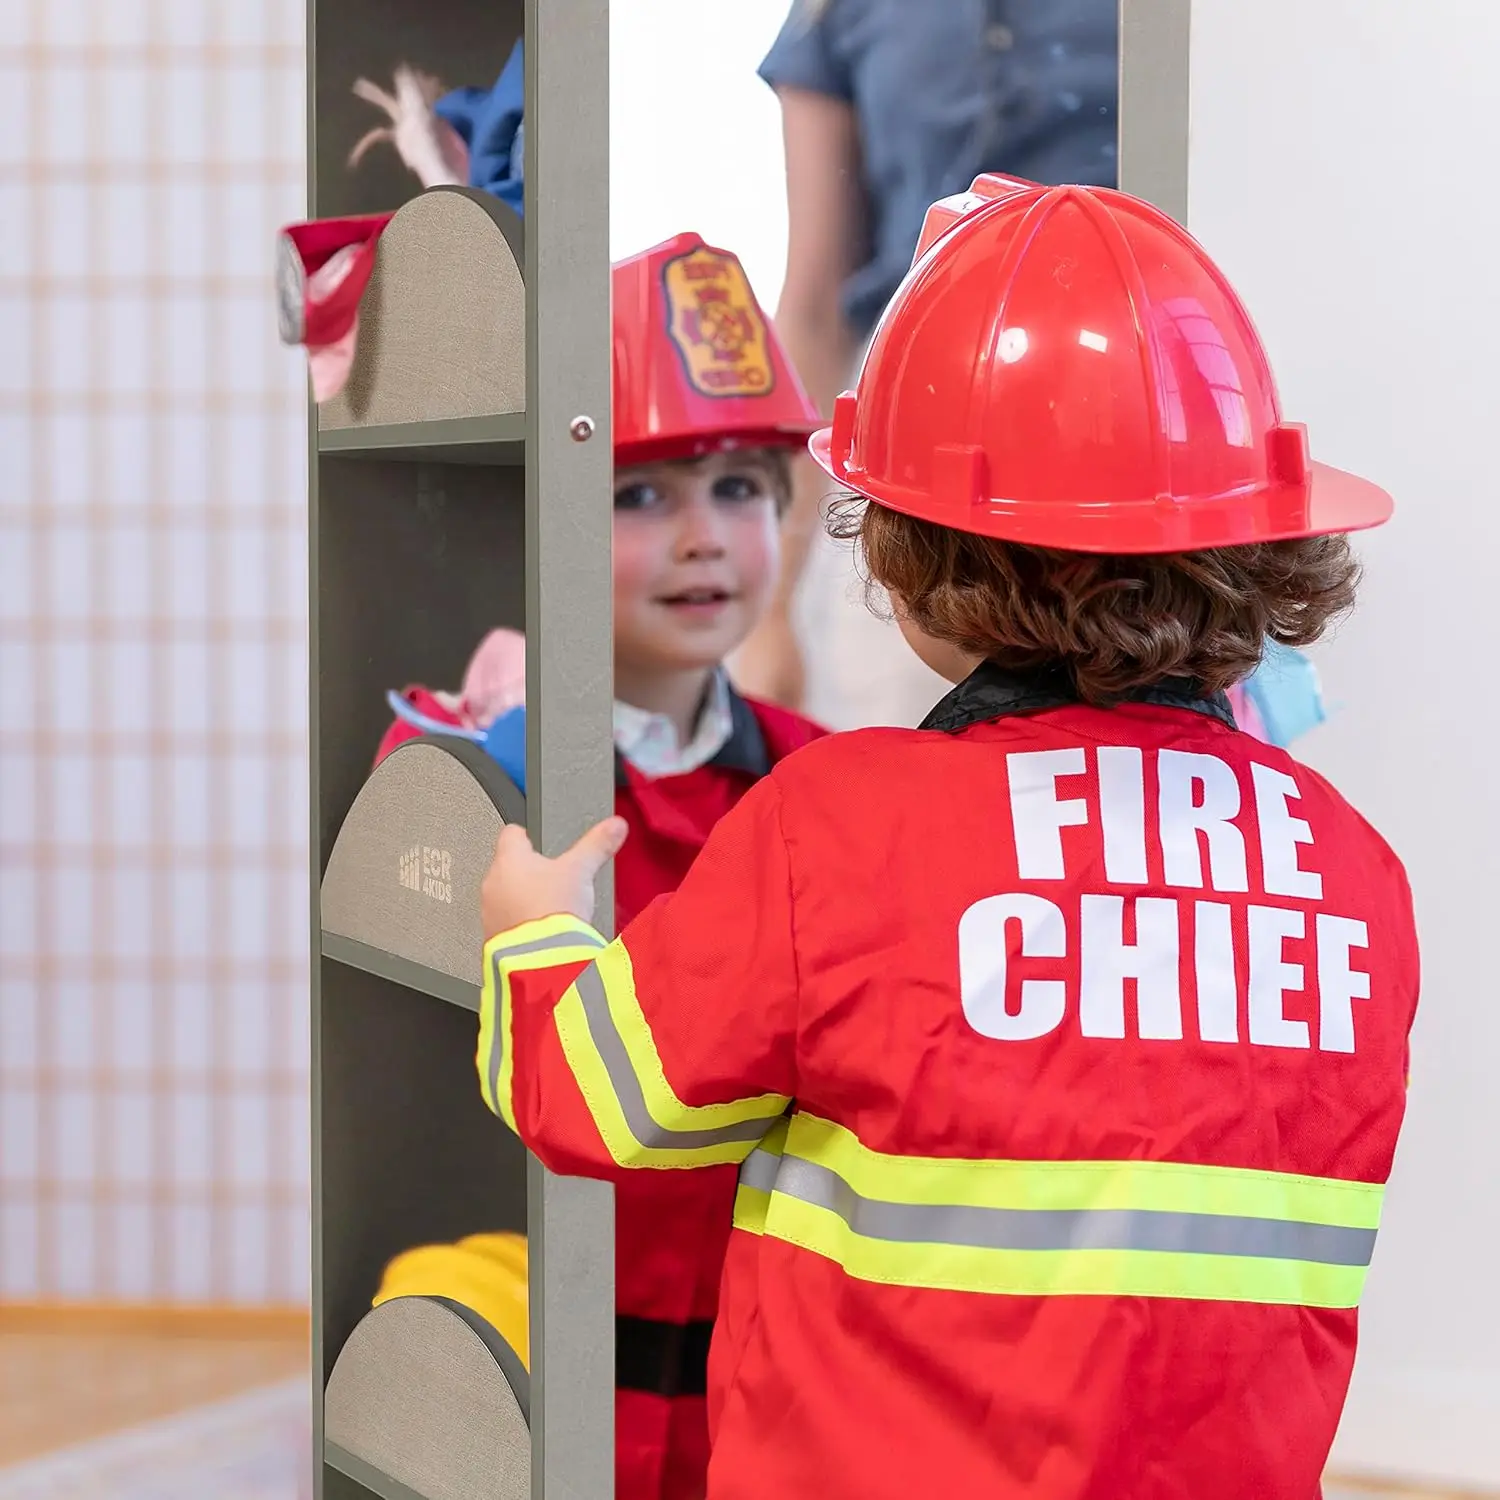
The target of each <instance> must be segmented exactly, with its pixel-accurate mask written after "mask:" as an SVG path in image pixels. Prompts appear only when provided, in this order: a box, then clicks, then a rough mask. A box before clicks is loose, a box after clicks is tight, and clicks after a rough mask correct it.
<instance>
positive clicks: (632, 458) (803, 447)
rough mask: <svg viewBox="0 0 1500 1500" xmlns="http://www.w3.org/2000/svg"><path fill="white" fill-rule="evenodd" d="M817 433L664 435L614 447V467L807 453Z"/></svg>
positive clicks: (755, 430)
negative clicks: (766, 451) (769, 452)
mask: <svg viewBox="0 0 1500 1500" xmlns="http://www.w3.org/2000/svg"><path fill="white" fill-rule="evenodd" d="M816 430H817V428H816V426H815V424H813V423H811V422H808V423H804V424H798V425H796V426H786V427H744V428H731V429H727V430H725V431H721V432H682V433H665V434H663V435H661V436H659V437H645V438H637V439H634V440H631V441H626V442H617V443H616V444H615V467H616V468H620V469H630V468H636V467H638V466H639V465H641V464H659V463H673V462H676V461H678V460H681V459H694V458H703V457H705V456H706V455H707V454H710V453H743V452H746V451H750V450H754V449H759V448H781V449H786V450H787V451H788V452H793V453H804V452H806V451H807V443H808V439H809V438H810V437H811V436H812V434H813V433H814V432H815V431H816Z"/></svg>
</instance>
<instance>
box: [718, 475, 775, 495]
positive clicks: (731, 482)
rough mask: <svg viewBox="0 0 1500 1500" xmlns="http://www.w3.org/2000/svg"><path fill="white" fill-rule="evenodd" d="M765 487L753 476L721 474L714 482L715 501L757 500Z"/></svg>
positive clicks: (763, 492)
mask: <svg viewBox="0 0 1500 1500" xmlns="http://www.w3.org/2000/svg"><path fill="white" fill-rule="evenodd" d="M765 492H766V487H765V485H764V484H763V483H762V482H761V480H760V479H759V478H758V477H757V476H756V475H754V474H721V475H720V476H719V477H718V478H717V479H716V480H714V499H715V500H758V499H760V497H761V496H762V495H764V494H765Z"/></svg>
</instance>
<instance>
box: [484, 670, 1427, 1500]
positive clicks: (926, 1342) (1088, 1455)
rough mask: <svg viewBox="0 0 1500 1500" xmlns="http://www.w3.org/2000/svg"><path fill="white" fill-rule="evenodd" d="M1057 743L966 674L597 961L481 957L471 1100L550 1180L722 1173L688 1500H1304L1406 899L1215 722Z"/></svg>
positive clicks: (1168, 703)
mask: <svg viewBox="0 0 1500 1500" xmlns="http://www.w3.org/2000/svg"><path fill="white" fill-rule="evenodd" d="M1072 697H1073V695H1072V694H1071V692H1070V690H1069V688H1068V685H1067V684H1066V682H1064V681H1062V680H1060V679H1058V678H1056V677H1053V676H1050V675H1049V674H1046V673H1041V674H1036V675H1033V676H1030V677H1020V676H1015V675H1013V674H1007V673H1005V672H1002V671H1001V670H1000V669H998V668H996V667H993V666H985V667H982V668H981V669H980V670H979V671H978V672H976V673H975V674H974V675H973V676H972V677H971V678H969V679H968V681H966V682H965V683H963V684H962V685H960V687H958V688H957V689H955V691H954V692H953V693H952V694H950V695H949V696H948V697H947V698H946V699H945V700H944V701H943V703H942V704H941V705H940V706H939V707H938V709H937V710H935V711H934V713H933V715H932V716H931V717H930V718H929V719H928V721H927V723H926V724H925V725H924V727H923V729H922V730H918V731H902V730H866V731H860V732H857V733H853V734H846V735H838V736H834V737H832V738H829V739H826V740H824V741H822V742H821V743H819V744H817V745H815V746H813V747H811V748H809V749H808V750H807V751H805V752H804V753H803V754H801V755H798V756H796V757H794V758H792V759H791V760H789V761H787V762H786V763H785V764H784V765H782V766H779V767H777V768H776V769H775V770H774V771H773V772H772V773H771V775H769V776H768V777H766V778H765V779H763V780H762V781H761V782H759V783H758V784H757V785H756V786H755V787H754V788H753V789H752V790H751V791H750V792H749V793H748V794H747V795H746V796H745V798H744V799H743V800H742V801H741V802H740V804H739V805H738V806H737V807H736V808H735V810H734V811H733V812H732V813H731V814H730V815H729V816H728V817H727V818H725V819H724V821H723V822H722V823H721V824H720V825H719V827H718V828H717V829H716V830H715V832H714V834H713V836H712V838H711V839H710V840H709V842H708V844H707V846H706V847H705V849H704V850H703V852H702V854H701V855H700V856H699V858H698V860H697V862H696V863H695V864H694V866H693V869H692V870H691V872H690V873H689V874H688V876H687V878H686V879H685V880H684V881H683V883H682V886H681V888H680V890H679V891H678V892H677V894H676V895H674V896H671V897H668V898H666V899H664V900H661V901H658V902H656V903H655V904H653V905H652V906H651V907H649V908H648V909H647V910H646V911H645V912H644V913H643V914H642V915H641V916H639V917H638V918H637V919H636V920H635V922H633V923H632V924H631V925H630V926H629V927H627V928H626V929H625V930H624V932H623V933H622V934H621V936H620V938H619V939H617V940H616V941H615V942H613V943H609V944H605V943H603V940H602V939H600V938H599V937H598V936H597V935H596V934H594V933H593V932H592V931H591V930H590V929H588V928H587V927H586V926H584V925H583V924H580V923H579V922H577V921H576V920H574V919H572V918H570V917H552V918H547V919H545V920H543V921H541V922H535V923H529V924H527V925H526V927H524V928H521V929H518V930H516V931H515V932H512V933H506V934H501V935H500V936H498V937H496V938H494V939H492V940H491V942H490V944H489V945H488V948H487V952H488V955H489V961H488V962H487V964H486V972H487V975H488V981H487V984H486V989H485V994H484V999H483V1003H482V1006H481V1038H480V1064H481V1068H480V1073H481V1085H482V1088H483V1091H484V1094H485V1098H486V1100H487V1102H489V1103H490V1105H491V1107H492V1108H493V1109H495V1110H496V1111H497V1112H498V1113H499V1114H501V1115H502V1116H503V1117H504V1118H505V1119H506V1120H507V1121H508V1122H509V1123H510V1124H511V1125H512V1126H513V1128H516V1129H518V1130H519V1132H520V1134H521V1135H522V1137H523V1138H524V1139H525V1140H526V1142H527V1144H528V1145H529V1146H530V1147H531V1148H532V1150H534V1151H535V1152H536V1153H537V1154H538V1155H540V1156H541V1157H542V1158H543V1160H544V1161H546V1162H547V1163H548V1164H549V1165H550V1166H551V1167H552V1168H553V1169H555V1170H557V1171H561V1172H569V1173H575V1174H582V1175H591V1176H599V1177H606V1178H612V1179H614V1180H615V1181H617V1182H631V1183H634V1182H637V1181H639V1180H642V1179H656V1178H660V1179H662V1180H672V1179H675V1178H677V1177H678V1176H683V1177H690V1176H694V1175H697V1174H696V1173H695V1172H692V1171H688V1170H685V1169H695V1168H705V1169H709V1170H719V1169H721V1168H722V1165H723V1164H724V1163H739V1164H741V1174H740V1186H739V1190H738V1195H737V1200H736V1208H735V1224H736V1231H735V1235H734V1241H733V1244H732V1245H731V1248H730V1252H729V1259H728V1263H727V1265H726V1270H725V1278H724V1287H723V1294H722V1302H721V1307H720V1315H719V1321H718V1324H717V1328H716V1331H715V1334H714V1342H713V1350H712V1354H711V1358H710V1364H709V1406H710V1422H711V1426H712V1430H713V1437H714V1448H713V1457H712V1461H711V1464H710V1469H709V1496H710V1500H751V1497H756V1500H759V1497H763V1496H766V1495H774V1496H778V1497H781V1500H814V1497H816V1500H844V1497H848V1500H856V1497H857V1500H876V1497H886V1496H890V1497H910V1496H918V1495H920V1496H929V1495H930V1496H941V1497H943V1500H1021V1497H1026V1500H1038V1497H1041V1500H1203V1497H1205V1496H1212V1497H1214V1500H1312V1497H1315V1496H1316V1495H1317V1494H1318V1492H1319V1482H1320V1481H1319V1476H1320V1473H1321V1470H1322V1467H1323V1463H1324V1460H1325V1458H1326V1456H1327V1452H1328V1449H1329V1445H1330V1443H1331V1440H1332V1437H1333V1433H1334V1429H1335V1426H1336V1424H1337V1421H1338V1417H1339V1412H1340V1408H1341V1406H1342V1404H1343V1400H1344V1395H1345V1391H1346V1387H1347V1384H1348V1380H1349V1375H1350V1369H1351V1365H1352V1361H1353V1357H1354V1346H1355V1320H1356V1313H1355V1309H1356V1306H1357V1304H1358V1301H1359V1297H1360V1292H1361V1289H1362V1286H1363V1282H1364V1277H1365V1271H1366V1268H1367V1266H1368V1263H1369V1261H1370V1257H1371V1253H1372V1250H1373V1246H1374V1240H1375V1232H1376V1227H1377V1224H1378V1221H1379V1214H1380V1205H1381V1196H1382V1188H1383V1184H1384V1183H1385V1181H1386V1178H1387V1175H1388V1173H1389V1170H1390V1166H1391V1160H1392V1153H1393V1151H1394V1148H1395V1144H1396V1137H1397V1132H1398V1129H1399V1127H1400V1123H1401V1118H1402V1114H1403V1110H1404V1106H1405V1079H1406V1066H1407V1034H1408V1030H1409V1027H1410V1024H1411V1020H1412V1016H1413V1011H1414V1008H1415V1005H1416V1000H1417V984H1418V975H1417V946H1416V938H1415V935H1414V930H1413V919H1412V912H1411V904H1410V896H1409V892H1408V889H1407V884H1406V879H1405V876H1404V874H1403V872H1402V869H1401V866H1400V864H1399V862H1398V861H1397V859H1396V857H1395V856H1394V855H1393V854H1392V853H1391V851H1390V849H1389V848H1388V847H1387V846H1386V845H1385V843H1384V842H1382V840H1381V839H1380V838H1379V836H1378V835H1377V834H1376V833H1375V832H1374V831H1373V830H1372V829H1371V828H1370V827H1369V825H1368V824H1366V823H1365V822H1364V821H1363V820H1362V819H1361V818H1360V817H1359V816H1358V814H1357V813H1355V812H1354V811H1353V810H1352V809H1351V808H1350V807H1349V806H1348V804H1347V803H1346V802H1344V801H1343V799H1342V798H1341V797H1340V796H1339V795H1338V793H1337V792H1335V791H1334V790H1333V788H1332V787H1331V786H1329V785H1328V784H1327V782H1325V781H1324V780H1323V779H1322V778H1321V777H1320V776H1318V775H1317V774H1316V773H1315V772H1313V771H1310V770H1308V769H1307V768H1306V767H1303V766H1300V765H1298V764H1297V763H1295V762H1294V761H1292V760H1291V759H1290V758H1289V757H1288V756H1287V755H1286V754H1285V753H1284V752H1282V751H1280V750H1277V749H1275V748H1273V747H1271V746H1269V745H1266V744H1262V743H1260V742H1258V741H1256V740H1254V739H1252V738H1250V737H1249V736H1247V735H1244V734H1241V733H1239V732H1238V731H1236V730H1235V729H1234V728H1233V726H1232V721H1231V718H1230V715H1229V710H1228V706H1227V704H1226V703H1225V702H1224V700H1223V699H1222V698H1205V697H1202V696H1199V695H1197V694H1196V693H1195V692H1194V690H1193V687H1192V684H1182V683H1169V684H1164V685H1162V686H1161V687H1159V688H1157V689H1153V690H1150V691H1148V692H1145V693H1142V694H1139V695H1138V696H1137V700H1136V701H1133V702H1130V703H1127V704H1125V705H1122V706H1120V707H1118V708H1115V709H1112V710H1108V711H1104V710H1100V709H1095V708H1090V707H1085V706H1082V705H1080V704H1078V703H1076V702H1075V701H1071V700H1072ZM627 847H628V846H627ZM539 943H550V944H554V945H555V947H556V964H555V966H554V967H549V968H541V969H537V968H526V967H524V964H525V963H526V962H530V963H535V962H536V959H535V956H534V955H535V950H536V947H537V945H538V944H539ZM520 945H525V946H526V947H527V948H528V949H529V950H530V952H531V954H532V957H531V958H530V959H529V960H522V961H521V963H517V964H514V965H513V963H512V960H511V959H510V958H508V956H507V955H508V954H509V953H511V952H512V951H513V950H515V949H516V948H517V947H518V946H520Z"/></svg>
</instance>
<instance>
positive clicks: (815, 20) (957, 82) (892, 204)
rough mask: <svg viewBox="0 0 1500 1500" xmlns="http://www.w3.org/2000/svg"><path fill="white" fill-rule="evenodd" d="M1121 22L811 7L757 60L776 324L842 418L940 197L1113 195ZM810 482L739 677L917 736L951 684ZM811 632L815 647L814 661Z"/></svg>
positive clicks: (1084, 6) (997, 8)
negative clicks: (992, 185)
mask: <svg viewBox="0 0 1500 1500" xmlns="http://www.w3.org/2000/svg"><path fill="white" fill-rule="evenodd" d="M1117 11H1118V4H1117V0H795V3H794V4H793V6H792V8H791V12H790V14H789V15H788V17H787V19H786V22H785V24H784V25H783V27H782V29H781V33H780V35H779V36H778V37H777V38H776V41H775V44H774V45H773V46H772V48H771V50H770V52H769V53H768V54H767V56H766V58H765V61H764V62H763V63H762V64H761V67H760V76H761V77H762V78H763V79H765V81H766V82H767V83H768V84H769V85H770V86H771V87H772V88H773V89H774V90H775V91H776V95H777V98H778V99H779V101H780V103H781V110H782V128H783V136H784V140H785V148H786V178H787V216H788V224H787V265H786V281H785V284H784V286H783V289H782V294H781V301H780V304H779V306H778V308H777V312H776V326H777V330H778V331H779V333H780V334H781V337H782V340H783V342H784V344H785V346H786V349H787V352H788V353H789V355H790V356H791V359H792V362H793V363H794V364H795V365H796V367H797V371H798V373H799V374H800V375H801V377H802V380H803V383H804V384H805V385H806V386H807V389H808V393H809V394H810V395H811V396H812V398H813V400H814V401H815V402H816V403H817V404H818V406H819V409H820V410H822V411H823V412H824V413H825V415H826V414H829V413H830V412H831V411H832V406H833V399H834V397H835V396H836V395H837V394H838V393H839V391H841V390H843V389H845V388H846V386H848V385H849V384H850V383H851V381H852V378H853V374H854V369H855V363H856V358H857V356H858V354H859V352H860V350H861V349H862V347H863V345H864V343H865V341H866V340H867V339H868V337H869V335H870V332H871V330H872V329H873V328H874V326H875V322H876V319H877V318H878V317H879V316H880V313H881V311H882V310H883V308H884V307H885V304H886V302H887V301H888V299H889V298H890V296H891V294H892V293H893V292H894V291H895V290H896V287H897V285H898V284H899V283H900V281H901V278H902V277H903V276H904V275H905V274H906V271H907V268H908V267H909V266H910V264H911V257H912V251H913V250H914V249H915V247H916V243H917V238H918V235H919V234H920V232H921V228H922V218H923V215H924V214H925V212H926V210H927V207H928V205H929V204H930V203H932V202H933V201H934V200H935V199H937V198H941V197H944V196H946V195H947V194H949V193H956V192H962V191H963V190H964V189H966V188H967V187H968V186H969V184H970V182H972V181H973V179H974V178H975V177H976V176H978V175H979V173H981V172H987V171H988V172H1005V173H1009V174H1012V175H1014V176H1018V177H1026V178H1029V179H1031V180H1032V181H1037V182H1082V183H1089V184H1092V185H1095V186H1106V187H1108V186H1113V185H1114V182H1115V170H1116V163H1115V150H1116V139H1117V124H1116V115H1117V105H1118V95H1119V86H1118V15H1117ZM802 470H803V472H802V473H801V474H800V475H799V478H798V484H797V496H796V500H795V503H794V505H793V508H792V512H791V514H790V515H789V516H788V517H787V520H786V522H785V523H784V529H783V545H782V556H783V566H784V569H785V575H784V577H783V580H782V586H781V591H780V598H779V600H778V607H776V608H775V609H773V610H772V611H771V612H770V613H769V614H768V616H767V617H766V619H765V620H764V622H763V623H762V626H761V628H760V629H759V630H758V631H757V633H756V635H755V636H754V637H752V639H751V641H750V642H749V643H747V645H746V647H745V648H744V649H743V651H742V652H741V653H740V656H739V659H738V661H737V662H736V673H737V676H736V680H737V681H741V682H744V683H745V684H746V687H747V690H750V691H755V692H758V693H760V694H762V695H764V696H767V697H770V698H772V699H774V700H777V701H780V702H783V703H786V704H788V705H789V706H793V707H805V709H806V711H807V712H809V713H811V714H813V715H814V716H815V717H816V718H817V719H818V720H819V721H820V722H822V723H825V724H828V725H829V726H830V727H832V728H835V729H846V728H853V727H856V726H858V725H861V724H908V725H914V724H916V723H918V722H919V721H920V720H921V719H922V717H923V716H924V715H925V714H926V713H927V711H928V709H930V708H931V706H932V705H933V703H935V702H936V701H937V700H938V698H939V697H941V696H942V694H943V692H944V691H946V686H947V685H946V684H944V683H942V682H941V681H940V680H939V679H938V678H937V677H936V676H935V675H934V674H932V673H931V672H929V671H928V670H927V668H925V667H923V666H922V664H921V663H920V662H918V661H917V660H916V659H915V657H914V656H913V655H912V653H911V652H910V651H907V650H904V649H903V648H902V646H901V644H900V642H899V641H898V640H897V639H896V633H895V630H894V627H893V626H891V625H890V624H889V623H888V622H884V621H882V620H879V619H877V618H875V617H874V616H872V615H870V614H869V613H868V612H867V611H866V610H865V609H864V606H863V603H862V601H861V599H860V598H859V594H860V590H859V589H857V588H854V587H851V586H850V585H851V584H852V582H853V575H852V570H851V564H850V560H849V558H848V554H847V552H844V551H842V550H841V549H838V548H836V547H834V545H833V544H832V543H829V542H827V541H826V540H825V539H823V538H822V531H821V527H820V525H819V524H818V522H819V511H820V502H821V500H822V499H823V498H824V497H825V495H826V493H827V481H826V479H823V478H822V476H821V475H820V474H819V473H818V472H817V471H816V470H814V469H813V466H812V465H811V464H810V463H807V464H804V465H803V466H802ZM804 573H805V575H806V576H805V578H804V577H803V575H804ZM799 582H800V583H801V584H802V585H803V586H802V588H801V589H800V597H796V596H797V595H798V593H799V590H798V585H799ZM794 601H795V607H794ZM799 636H800V637H801V639H803V640H806V641H809V642H816V643H817V645H816V649H815V650H814V651H812V652H810V653H809V656H808V660H807V661H806V663H805V664H804V661H803V656H802V652H801V650H800V649H799V646H798V637H799Z"/></svg>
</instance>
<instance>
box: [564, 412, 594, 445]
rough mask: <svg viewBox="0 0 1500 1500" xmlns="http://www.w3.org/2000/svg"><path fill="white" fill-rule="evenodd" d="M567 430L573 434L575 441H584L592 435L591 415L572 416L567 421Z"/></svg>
mask: <svg viewBox="0 0 1500 1500" xmlns="http://www.w3.org/2000/svg"><path fill="white" fill-rule="evenodd" d="M568 431H569V432H571V433H572V434H573V441H574V442H575V443H586V442H588V440H589V439H590V438H591V437H593V435H594V419H593V418H592V417H574V418H573V420H572V421H571V422H569V423H568Z"/></svg>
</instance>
